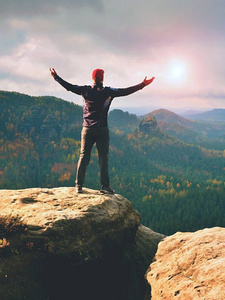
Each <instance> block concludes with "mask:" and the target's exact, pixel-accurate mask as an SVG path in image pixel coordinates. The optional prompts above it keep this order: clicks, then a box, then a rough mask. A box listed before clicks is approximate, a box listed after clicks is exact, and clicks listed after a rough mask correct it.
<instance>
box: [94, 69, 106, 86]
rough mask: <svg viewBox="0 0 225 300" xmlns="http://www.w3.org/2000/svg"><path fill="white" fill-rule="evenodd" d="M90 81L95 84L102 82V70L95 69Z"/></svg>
mask: <svg viewBox="0 0 225 300" xmlns="http://www.w3.org/2000/svg"><path fill="white" fill-rule="evenodd" d="M92 79H93V80H94V82H96V83H98V82H103V79H104V70H102V69H95V70H94V71H93V72H92Z"/></svg>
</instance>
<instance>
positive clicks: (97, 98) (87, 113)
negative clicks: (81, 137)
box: [54, 75, 145, 127]
mask: <svg viewBox="0 0 225 300" xmlns="http://www.w3.org/2000/svg"><path fill="white" fill-rule="evenodd" d="M54 79H55V80H56V81H57V82H58V83H59V84H61V85H62V86H63V87H64V88H65V89H66V90H67V91H71V92H73V93H75V94H77V95H81V96H82V97H83V99H84V106H83V126H84V127H106V126H107V116H108V111H109V107H110V104H111V102H112V100H113V98H115V97H121V96H127V95H130V94H132V93H134V92H137V91H138V90H140V89H142V88H143V87H144V86H145V84H144V83H143V82H142V83H140V84H137V85H135V86H131V87H128V88H122V89H115V88H111V87H104V86H103V84H102V83H96V84H94V85H93V86H90V85H83V86H80V85H73V84H71V83H68V82H66V81H65V80H63V79H62V78H61V77H59V76H58V75H55V76H54Z"/></svg>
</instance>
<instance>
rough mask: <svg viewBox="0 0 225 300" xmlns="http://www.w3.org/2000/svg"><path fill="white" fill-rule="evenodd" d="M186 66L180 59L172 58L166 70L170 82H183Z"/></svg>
mask: <svg viewBox="0 0 225 300" xmlns="http://www.w3.org/2000/svg"><path fill="white" fill-rule="evenodd" d="M186 75H187V67H186V64H185V63H184V62H182V61H178V60H173V61H171V62H170V64H169V66H168V71H167V80H168V81H169V82H171V83H174V84H178V83H183V82H185V80H186Z"/></svg>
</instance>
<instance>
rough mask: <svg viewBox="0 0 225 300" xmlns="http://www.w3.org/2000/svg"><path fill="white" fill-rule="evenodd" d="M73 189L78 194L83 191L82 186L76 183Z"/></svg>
mask: <svg viewBox="0 0 225 300" xmlns="http://www.w3.org/2000/svg"><path fill="white" fill-rule="evenodd" d="M75 190H76V193H78V194H81V193H83V191H82V186H80V185H76V187H75Z"/></svg>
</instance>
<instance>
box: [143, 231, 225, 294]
mask: <svg viewBox="0 0 225 300" xmlns="http://www.w3.org/2000/svg"><path fill="white" fill-rule="evenodd" d="M155 260H156V261H155V262H154V263H152V264H151V265H150V268H149V271H148V272H147V280H148V282H149V284H150V285H151V287H152V300H157V299H163V300H167V299H168V300H170V299H178V300H179V299H180V300H181V299H182V300H183V299H185V300H193V299H205V300H206V299H207V300H224V299H225V270H224V265H225V228H211V229H204V230H200V231H197V232H195V233H176V234H174V235H173V236H170V237H167V238H165V239H164V240H163V241H162V242H161V243H160V244H159V246H158V251H157V253H156V256H155Z"/></svg>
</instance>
